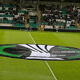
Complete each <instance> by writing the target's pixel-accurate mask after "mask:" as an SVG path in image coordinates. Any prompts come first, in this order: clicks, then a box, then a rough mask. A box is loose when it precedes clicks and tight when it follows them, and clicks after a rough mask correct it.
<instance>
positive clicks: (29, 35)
mask: <svg viewBox="0 0 80 80" xmlns="http://www.w3.org/2000/svg"><path fill="white" fill-rule="evenodd" d="M28 34H29V36H30V37H31V39H32V41H33V42H34V43H35V44H36V42H35V40H34V38H33V37H32V35H31V33H30V32H28ZM45 64H46V65H47V67H48V68H49V70H50V72H51V74H52V76H53V77H54V79H55V80H58V79H57V78H56V76H55V74H54V72H53V71H52V69H51V67H50V66H49V64H48V62H47V61H45Z"/></svg>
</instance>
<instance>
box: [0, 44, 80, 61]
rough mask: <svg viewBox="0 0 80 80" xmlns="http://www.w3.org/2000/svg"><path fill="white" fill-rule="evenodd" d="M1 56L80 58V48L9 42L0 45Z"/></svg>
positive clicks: (54, 58)
mask: <svg viewBox="0 0 80 80" xmlns="http://www.w3.org/2000/svg"><path fill="white" fill-rule="evenodd" d="M0 56H4V57H11V58H20V59H28V60H29V59H30V60H52V61H54V60H56V61H59V60H60V61H62V60H79V59H80V49H78V48H72V47H63V46H54V45H40V44H9V45H0Z"/></svg>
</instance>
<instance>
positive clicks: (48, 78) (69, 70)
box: [0, 30, 80, 80]
mask: <svg viewBox="0 0 80 80" xmlns="http://www.w3.org/2000/svg"><path fill="white" fill-rule="evenodd" d="M29 33H30V34H31V36H32V37H33V39H34V40H35V42H36V43H37V44H49V45H59V46H68V47H75V48H80V33H71V32H70V33H69V32H39V31H35V32H27V31H17V30H0V44H34V42H33V40H32V39H31V37H30V35H29ZM48 64H49V65H50V68H51V69H52V71H53V73H54V74H55V76H56V78H57V80H80V61H79V60H77V61H48ZM0 80H55V78H54V77H53V76H52V74H51V72H50V70H49V68H48V66H47V65H46V64H45V61H36V60H22V59H13V58H7V57H0Z"/></svg>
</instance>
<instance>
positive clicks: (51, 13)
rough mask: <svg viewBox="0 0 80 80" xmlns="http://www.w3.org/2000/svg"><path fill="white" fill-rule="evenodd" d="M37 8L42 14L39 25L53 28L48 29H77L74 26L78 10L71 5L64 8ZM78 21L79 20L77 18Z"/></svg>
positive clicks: (51, 6) (46, 6) (52, 6)
mask: <svg viewBox="0 0 80 80" xmlns="http://www.w3.org/2000/svg"><path fill="white" fill-rule="evenodd" d="M39 8H40V10H41V12H42V20H41V22H42V23H41V24H44V25H45V28H49V26H53V27H50V28H55V29H73V30H76V29H78V28H77V26H76V18H77V16H78V13H79V10H80V9H79V8H77V7H75V6H73V5H70V6H64V7H60V6H59V5H40V6H39ZM79 21H80V19H79V17H78V22H79ZM46 25H47V26H46ZM48 25H49V26H48Z"/></svg>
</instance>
